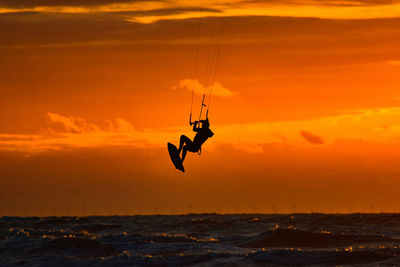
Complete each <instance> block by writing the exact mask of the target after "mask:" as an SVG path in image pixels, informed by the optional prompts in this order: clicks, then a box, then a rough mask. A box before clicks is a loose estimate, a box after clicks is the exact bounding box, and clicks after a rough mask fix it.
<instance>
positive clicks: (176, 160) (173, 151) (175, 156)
mask: <svg viewBox="0 0 400 267" xmlns="http://www.w3.org/2000/svg"><path fill="white" fill-rule="evenodd" d="M168 152H169V156H170V157H171V160H172V163H173V164H174V166H175V168H177V169H178V170H180V171H182V172H185V168H183V165H182V161H181V158H180V157H179V153H178V149H177V148H176V146H175V145H173V144H171V143H168Z"/></svg>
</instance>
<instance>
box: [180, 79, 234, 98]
mask: <svg viewBox="0 0 400 267" xmlns="http://www.w3.org/2000/svg"><path fill="white" fill-rule="evenodd" d="M176 89H186V90H188V91H192V90H194V92H195V93H196V94H199V95H203V94H204V92H207V93H209V92H210V91H211V90H212V95H213V96H222V97H225V96H234V95H235V93H234V92H232V91H230V90H228V89H226V88H225V87H224V86H222V85H221V84H220V83H219V82H215V83H214V84H213V85H209V86H207V87H206V86H204V85H202V84H201V83H200V82H199V81H198V80H195V79H184V80H181V81H180V82H179V84H178V85H176V86H173V87H172V90H176Z"/></svg>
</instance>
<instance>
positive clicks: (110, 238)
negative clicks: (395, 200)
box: [0, 214, 400, 266]
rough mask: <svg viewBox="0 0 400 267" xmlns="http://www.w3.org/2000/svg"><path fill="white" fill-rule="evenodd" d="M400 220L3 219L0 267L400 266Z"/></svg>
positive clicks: (291, 217)
mask: <svg viewBox="0 0 400 267" xmlns="http://www.w3.org/2000/svg"><path fill="white" fill-rule="evenodd" d="M399 238H400V214H348V215H339V214H337V215H327V214H289V215H261V214H236V215H218V214H190V215H171V216H167V215H157V216H89V217H41V218H39V217H28V218H22V217H2V218H0V266H188V265H190V266H280V265H286V266H330V265H332V266H336V265H350V266H351V265H359V266H366V265H367V266H368V265H369V266H379V265H384V266H400V242H399V241H400V239H399Z"/></svg>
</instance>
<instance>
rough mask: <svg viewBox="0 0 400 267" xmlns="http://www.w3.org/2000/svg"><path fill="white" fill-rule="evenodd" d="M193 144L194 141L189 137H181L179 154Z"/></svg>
mask: <svg viewBox="0 0 400 267" xmlns="http://www.w3.org/2000/svg"><path fill="white" fill-rule="evenodd" d="M192 144H193V142H192V140H190V138H189V137H187V136H186V135H181V139H180V140H179V148H178V152H179V153H180V152H181V151H182V148H183V146H184V145H186V146H191V145H192Z"/></svg>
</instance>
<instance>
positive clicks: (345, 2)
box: [239, 0, 400, 7]
mask: <svg viewBox="0 0 400 267" xmlns="http://www.w3.org/2000/svg"><path fill="white" fill-rule="evenodd" d="M240 3H241V4H259V5H262V4H264V5H314V6H343V7H346V6H379V5H391V4H397V3H400V1H399V0H342V1H336V0H244V1H241V2H239V4H240Z"/></svg>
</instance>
